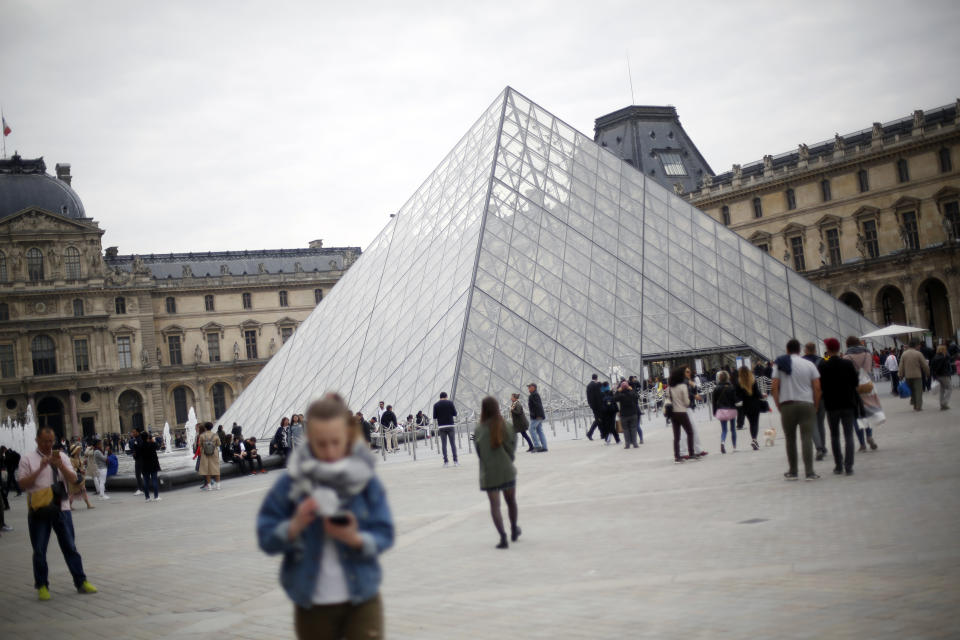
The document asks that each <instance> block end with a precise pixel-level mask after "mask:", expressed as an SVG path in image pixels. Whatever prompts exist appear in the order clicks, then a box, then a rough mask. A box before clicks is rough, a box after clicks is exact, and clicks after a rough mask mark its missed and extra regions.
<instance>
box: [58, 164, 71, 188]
mask: <svg viewBox="0 0 960 640" xmlns="http://www.w3.org/2000/svg"><path fill="white" fill-rule="evenodd" d="M57 178H59V179H60V180H63V181H64V182H66V183H67V185H68V186H69V185H70V181H71V180H73V176H71V175H70V163H69V162H58V163H57Z"/></svg>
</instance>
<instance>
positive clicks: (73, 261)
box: [63, 247, 80, 280]
mask: <svg viewBox="0 0 960 640" xmlns="http://www.w3.org/2000/svg"><path fill="white" fill-rule="evenodd" d="M63 268H64V270H65V271H66V276H67V280H79V279H80V251H78V250H77V248H76V247H67V248H66V250H64V252H63Z"/></svg>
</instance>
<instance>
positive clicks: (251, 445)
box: [243, 438, 267, 475]
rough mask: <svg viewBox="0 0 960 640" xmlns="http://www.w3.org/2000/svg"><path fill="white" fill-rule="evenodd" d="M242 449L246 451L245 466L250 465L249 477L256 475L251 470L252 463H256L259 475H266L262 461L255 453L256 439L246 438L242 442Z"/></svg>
mask: <svg viewBox="0 0 960 640" xmlns="http://www.w3.org/2000/svg"><path fill="white" fill-rule="evenodd" d="M243 445H244V448H245V449H246V451H245V453H246V456H247V464H249V465H250V475H253V474H255V473H258V472H257V471H254V470H253V461H254V460H256V461H257V465H259V467H260V470H259V473H266V472H267V470H266V469H264V468H263V460H262V459H261V458H260V454H259V453H257V439H256V438H247V439H246V440H244V441H243Z"/></svg>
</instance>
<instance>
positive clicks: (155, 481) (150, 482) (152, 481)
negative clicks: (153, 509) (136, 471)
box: [143, 471, 160, 500]
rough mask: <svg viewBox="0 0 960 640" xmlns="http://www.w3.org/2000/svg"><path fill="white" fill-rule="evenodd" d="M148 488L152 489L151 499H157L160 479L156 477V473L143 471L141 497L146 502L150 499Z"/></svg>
mask: <svg viewBox="0 0 960 640" xmlns="http://www.w3.org/2000/svg"><path fill="white" fill-rule="evenodd" d="M150 487H153V497H154V498H157V497H159V495H160V479H159V478H158V477H157V472H156V471H145V472H144V473H143V496H144V497H145V498H146V499H147V500H149V499H150Z"/></svg>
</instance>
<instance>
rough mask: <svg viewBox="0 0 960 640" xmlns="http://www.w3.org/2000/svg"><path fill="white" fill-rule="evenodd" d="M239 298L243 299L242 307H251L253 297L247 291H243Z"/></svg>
mask: <svg viewBox="0 0 960 640" xmlns="http://www.w3.org/2000/svg"><path fill="white" fill-rule="evenodd" d="M240 299H241V300H242V301H243V308H244V309H252V308H253V297H252V296H251V295H250V294H249V293H244V294H243V295H242V296H240Z"/></svg>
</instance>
